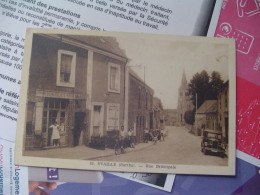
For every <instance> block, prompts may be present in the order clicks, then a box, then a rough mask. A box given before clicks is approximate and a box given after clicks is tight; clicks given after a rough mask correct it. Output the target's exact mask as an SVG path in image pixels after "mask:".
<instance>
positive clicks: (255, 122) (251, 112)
mask: <svg viewBox="0 0 260 195" xmlns="http://www.w3.org/2000/svg"><path fill="white" fill-rule="evenodd" d="M236 121H237V138H236V140H237V149H238V150H240V151H241V152H244V153H246V154H249V155H250V156H252V157H255V158H257V159H260V86H258V85H255V84H253V83H251V82H249V81H247V80H245V79H242V78H239V77H237V118H236Z"/></svg>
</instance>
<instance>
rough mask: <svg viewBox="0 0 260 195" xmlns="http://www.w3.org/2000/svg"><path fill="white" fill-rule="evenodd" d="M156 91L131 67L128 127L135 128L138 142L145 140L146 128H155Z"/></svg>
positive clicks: (128, 80) (127, 100) (127, 82)
mask: <svg viewBox="0 0 260 195" xmlns="http://www.w3.org/2000/svg"><path fill="white" fill-rule="evenodd" d="M153 95H154V91H153V89H151V88H150V87H149V86H148V85H147V84H145V81H144V80H143V79H141V78H140V77H139V76H138V75H137V74H136V73H135V72H134V71H132V70H131V68H130V67H129V68H127V75H126V117H127V118H128V123H127V124H126V128H127V129H129V128H133V129H134V135H135V136H136V142H137V143H140V142H143V138H144V130H145V128H147V129H152V128H153V123H154V121H153Z"/></svg>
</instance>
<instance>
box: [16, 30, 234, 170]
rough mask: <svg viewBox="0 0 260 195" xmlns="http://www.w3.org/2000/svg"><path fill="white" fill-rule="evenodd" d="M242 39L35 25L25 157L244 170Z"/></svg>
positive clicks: (30, 39) (23, 127)
mask: <svg viewBox="0 0 260 195" xmlns="http://www.w3.org/2000/svg"><path fill="white" fill-rule="evenodd" d="M235 68H236V67H235V41H234V40H232V39H224V38H206V37H185V36H173V35H158V34H142V33H119V32H95V31H74V30H51V29H48V30H46V29H27V34H26V42H25V56H24V62H23V70H22V79H21V90H20V93H21V94H20V100H19V112H18V124H17V135H16V148H15V163H16V164H18V165H26V166H40V167H57V168H70V169H85V170H104V171H124V172H145V173H180V174H213V175H234V174H235V140H236V138H235V108H236V96H235V94H236V71H235Z"/></svg>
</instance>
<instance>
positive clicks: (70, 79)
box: [56, 50, 76, 87]
mask: <svg viewBox="0 0 260 195" xmlns="http://www.w3.org/2000/svg"><path fill="white" fill-rule="evenodd" d="M75 67H76V53H75V52H71V51H66V50H59V51H58V65H57V81H56V84H57V86H64V87H75Z"/></svg>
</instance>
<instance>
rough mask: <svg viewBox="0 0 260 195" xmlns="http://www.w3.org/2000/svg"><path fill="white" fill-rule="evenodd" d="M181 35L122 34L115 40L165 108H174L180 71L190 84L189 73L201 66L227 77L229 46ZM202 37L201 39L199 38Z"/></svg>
mask: <svg viewBox="0 0 260 195" xmlns="http://www.w3.org/2000/svg"><path fill="white" fill-rule="evenodd" d="M184 38H185V37H183V38H181V37H179V38H177V39H176V38H173V39H172V38H171V39H170V38H169V36H167V37H161V36H156V37H155V36H153V37H150V36H148V35H144V36H143V37H140V36H138V37H136V36H131V37H128V36H124V37H118V38H117V40H118V42H119V45H120V47H121V48H122V49H125V51H126V55H127V56H128V58H130V59H131V61H130V62H129V63H128V65H129V66H136V65H140V64H141V65H142V67H131V68H132V70H133V71H135V72H136V73H137V74H138V75H139V76H140V77H141V78H144V68H143V67H144V66H145V82H146V84H148V85H149V86H150V87H151V88H153V89H154V92H155V94H154V96H156V97H158V98H160V99H161V101H162V103H163V106H164V108H172V109H173V108H177V101H178V89H179V87H180V84H181V79H182V74H183V71H185V73H186V77H187V81H188V83H189V81H190V79H191V78H192V76H193V75H194V74H195V73H197V72H201V71H202V70H203V69H204V70H206V71H207V72H208V74H209V75H210V74H211V72H212V71H213V70H215V71H218V72H220V73H221V76H222V79H223V80H225V81H226V80H227V79H228V54H227V52H228V46H227V45H226V44H223V43H217V44H216V41H214V42H212V41H211V42H208V41H203V42H201V41H198V40H197V39H196V40H195V41H192V42H191V40H190V39H189V41H187V40H184ZM200 40H201V39H200Z"/></svg>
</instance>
